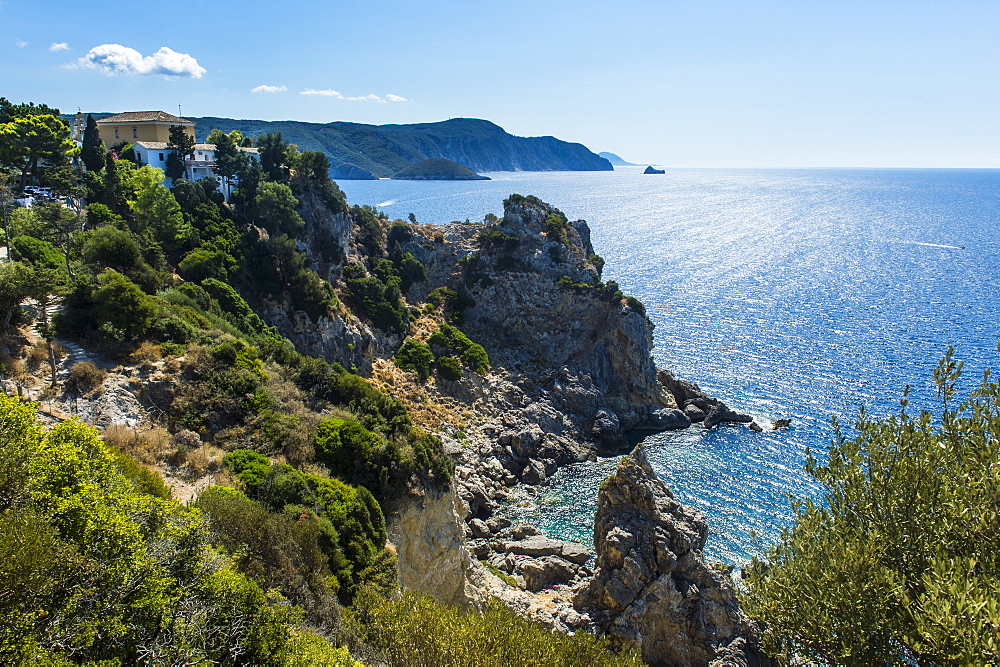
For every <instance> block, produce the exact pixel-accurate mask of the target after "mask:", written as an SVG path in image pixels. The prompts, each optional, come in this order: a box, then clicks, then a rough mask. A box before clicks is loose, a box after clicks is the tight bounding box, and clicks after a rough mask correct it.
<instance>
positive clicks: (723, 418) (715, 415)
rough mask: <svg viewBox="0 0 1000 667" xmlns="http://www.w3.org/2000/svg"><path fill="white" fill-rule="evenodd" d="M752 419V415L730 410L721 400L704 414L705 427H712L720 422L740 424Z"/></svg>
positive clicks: (747, 422)
mask: <svg viewBox="0 0 1000 667" xmlns="http://www.w3.org/2000/svg"><path fill="white" fill-rule="evenodd" d="M752 421H753V417H751V416H750V415H745V414H742V413H739V412H736V411H735V410H730V409H729V406H727V405H726V404H725V403H723V402H722V401H719V402H718V403H717V404H716V405H715V407H713V408H712V409H711V410H709V411H708V414H707V415H705V428H714V427H716V426H718V425H719V424H721V423H722V422H736V423H741V424H749V423H750V422H752Z"/></svg>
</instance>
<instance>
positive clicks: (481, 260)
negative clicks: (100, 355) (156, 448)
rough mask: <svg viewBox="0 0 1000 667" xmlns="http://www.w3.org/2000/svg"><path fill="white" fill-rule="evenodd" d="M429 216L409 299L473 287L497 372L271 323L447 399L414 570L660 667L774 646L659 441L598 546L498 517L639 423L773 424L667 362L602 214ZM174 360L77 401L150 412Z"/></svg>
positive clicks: (316, 256)
mask: <svg viewBox="0 0 1000 667" xmlns="http://www.w3.org/2000/svg"><path fill="white" fill-rule="evenodd" d="M314 204H315V202H312V201H311V200H309V199H308V198H306V199H305V200H304V201H303V206H302V209H301V212H302V215H303V217H304V219H305V220H306V235H305V238H306V241H305V243H304V249H305V250H306V251H307V252H309V253H310V254H311V255H312V260H313V265H314V266H315V267H316V268H317V270H319V271H320V273H321V275H323V277H324V278H326V279H327V280H329V281H330V282H331V283H332V284H338V281H339V280H340V277H341V271H342V269H343V266H344V264H345V262H350V261H351V260H350V258H351V257H352V256H354V255H357V254H360V253H363V252H365V250H364V249H363V248H362V247H361V244H360V243H359V242H358V239H357V234H358V229H357V228H356V227H352V225H351V223H350V221H349V220H348V219H347V218H346V217H345V216H344V215H343V214H335V215H334V214H330V213H329V212H328V211H326V210H325V209H324V208H323V207H320V206H318V205H314ZM411 229H412V237H411V238H409V239H408V240H406V241H405V242H404V243H402V244H401V246H400V250H402V251H405V252H410V253H412V254H413V255H414V256H415V257H416V258H417V259H419V261H420V262H421V264H422V265H423V266H424V267H426V272H427V277H426V280H425V281H423V282H421V283H419V284H416V285H414V286H413V287H411V289H410V292H409V293H408V294H407V295H406V297H407V302H408V303H410V304H417V303H421V302H424V303H426V302H427V300H428V298H429V292H430V291H432V290H434V289H440V288H447V289H449V290H452V291H454V293H461V294H463V295H465V296H466V298H467V300H468V302H469V303H471V304H473V305H471V306H470V307H468V308H467V309H466V310H465V311H464V313H462V314H461V316H462V324H461V327H462V330H463V331H464V332H465V333H466V334H467V335H468V336H469V337H470V338H471V339H472V340H474V341H476V342H477V343H480V344H481V345H482V346H483V347H484V348H485V349H486V350H487V351H488V353H489V357H490V360H491V362H492V370H491V371H490V372H489V373H487V374H486V375H482V376H480V375H477V374H475V373H472V372H471V371H468V370H466V371H465V372H464V373H463V375H462V377H461V378H460V379H459V380H457V381H449V380H444V379H442V378H436V379H434V380H433V381H432V382H431V383H430V384H428V385H424V384H423V383H420V382H419V381H418V379H417V378H416V376H415V374H413V373H404V372H403V371H401V370H399V369H398V368H396V367H395V366H394V365H393V363H392V362H391V361H390V360H389V358H390V357H391V355H392V353H393V352H394V350H395V349H397V348H398V347H399V345H400V344H401V343H402V340H403V337H402V336H400V335H398V334H395V335H394V334H386V333H384V332H381V331H379V330H377V329H374V328H373V327H372V326H370V325H369V324H367V323H365V322H363V321H362V320H360V319H359V318H358V317H357V316H355V315H354V314H352V313H351V312H350V311H348V310H346V309H344V308H339V309H338V310H337V311H336V312H333V313H331V314H330V316H328V317H323V318H320V319H319V321H312V320H311V319H310V318H309V317H308V316H306V315H305V314H304V313H299V312H296V311H294V310H291V309H290V308H289V307H288V306H283V305H281V304H276V303H271V304H260V305H261V306H262V307H261V315H262V316H263V318H264V320H265V321H266V322H268V323H269V324H270V325H272V326H275V327H277V328H278V330H279V331H281V333H282V334H284V335H286V336H288V337H289V338H290V339H291V340H292V341H293V342H294V343H295V344H296V346H297V347H298V348H299V349H300V350H302V351H303V352H305V353H309V354H314V355H317V356H321V357H323V358H326V359H328V360H330V361H338V362H340V363H341V364H343V365H344V366H345V367H348V368H352V367H353V368H357V369H358V370H359V372H362V373H365V374H366V375H370V377H371V379H372V381H373V382H374V383H375V384H376V385H378V386H379V387H380V388H382V389H383V390H384V391H386V392H387V393H390V394H392V395H398V396H404V395H409V396H412V397H415V398H412V399H410V401H411V402H410V405H411V407H412V409H413V410H414V413H413V414H414V418H415V419H418V415H419V413H420V411H421V409H423V408H422V406H424V405H434V406H438V411H437V412H431V413H428V414H429V415H430V416H427V417H425V420H426V423H424V424H421V425H422V426H424V428H427V429H428V430H431V431H434V432H437V433H438V434H440V435H441V436H442V440H443V442H444V446H445V450H446V452H447V453H448V454H450V455H451V456H452V458H453V459H454V461H455V474H454V476H453V479H452V482H451V484H450V485H449V487H448V488H446V489H414V490H413V494H412V495H411V497H410V498H409V499H407V500H406V501H405V502H402V503H398V504H397V505H396V506H394V507H392V508H389V511H388V512H387V517H386V519H387V522H388V530H389V540H390V543H391V544H392V546H393V547H394V548H395V550H396V553H397V557H398V571H399V577H400V582H401V584H402V585H403V586H404V587H407V588H412V589H415V590H419V591H422V592H425V593H428V594H430V595H432V596H433V597H435V598H437V599H438V600H440V601H442V602H446V603H449V604H455V605H462V606H468V605H472V606H479V605H481V604H482V603H483V602H484V601H485V600H486V599H488V598H490V597H495V598H499V599H500V600H501V601H503V602H504V603H505V604H507V605H508V606H509V607H510V608H511V609H513V610H514V611H516V612H518V613H520V614H521V615H523V616H525V617H527V618H530V619H532V620H535V621H537V622H540V623H543V624H545V625H547V626H548V627H550V628H552V629H554V630H558V631H561V632H573V631H577V630H584V631H588V632H592V633H595V634H600V635H608V636H610V637H612V638H613V639H614V640H615V641H616V642H618V643H620V644H622V645H631V646H634V647H636V648H638V649H640V650H641V651H642V653H643V656H644V659H645V660H646V661H647V662H650V664H707V663H708V662H711V661H713V660H723V659H727V660H728V659H730V658H731V661H730V662H727V663H725V664H758V663H759V662H760V661H762V660H763V657H762V656H760V655H758V653H757V649H756V648H755V646H756V645H755V643H754V639H753V627H752V624H750V623H749V621H748V620H747V619H746V618H745V616H743V615H742V612H740V611H739V604H738V601H737V600H736V597H735V594H734V592H733V587H732V583H731V582H730V581H729V578H728V573H726V572H725V569H724V568H722V566H720V565H718V564H712V563H709V562H708V561H707V560H706V559H705V557H704V554H703V553H702V548H703V546H704V541H705V536H706V532H707V527H706V525H705V522H704V517H702V516H701V515H700V513H698V512H697V511H695V510H691V509H689V508H684V507H683V506H681V505H679V504H678V503H676V502H675V501H673V499H672V497H671V495H670V492H669V491H668V490H667V489H666V488H665V487H664V486H663V484H662V482H661V481H660V480H658V479H657V478H656V476H655V475H654V474H653V472H652V470H651V469H650V468H649V465H648V462H646V460H645V456H644V454H643V450H642V448H641V446H640V447H639V448H638V449H637V450H636V451H634V452H632V453H631V454H630V455H628V456H626V457H624V458H623V459H622V460H621V462H620V464H619V469H618V472H617V473H616V474H615V475H614V476H613V477H612V478H611V480H609V482H607V483H606V484H605V485H603V486H602V490H601V493H600V497H599V506H598V513H597V525H596V526H595V537H594V545H595V548H594V550H593V551H591V550H589V549H587V548H586V547H584V546H582V545H579V544H574V543H571V542H565V541H561V540H554V539H551V538H550V537H547V536H545V535H543V534H541V533H540V531H539V530H538V529H537V528H536V527H534V526H530V525H526V524H513V523H512V522H511V521H510V520H509V519H507V518H505V517H503V516H501V515H500V514H498V513H497V510H498V508H499V507H500V506H501V505H502V504H503V503H504V502H507V501H508V500H509V499H510V497H511V494H512V492H514V490H516V489H517V488H524V487H527V488H539V487H541V486H543V485H545V484H546V482H547V480H548V479H549V478H550V477H551V476H552V475H553V474H554V473H555V472H556V470H558V468H559V467H561V466H564V465H567V464H570V463H573V462H579V461H585V460H593V459H595V458H596V457H598V456H613V455H620V454H623V453H626V452H628V451H629V449H630V448H631V445H630V444H629V438H628V436H629V434H631V433H635V432H641V431H650V432H655V431H664V430H672V429H683V428H689V427H692V425H693V424H700V425H699V426H696V428H714V427H716V426H717V425H719V424H721V423H725V422H734V423H742V424H748V425H749V427H750V428H751V429H753V430H759V429H761V427H760V426H759V425H757V424H756V423H755V422H754V421H753V419H752V417H750V416H749V415H744V414H741V413H739V412H736V411H734V410H731V409H730V408H729V407H728V406H726V405H725V403H723V402H722V401H720V400H718V399H716V398H713V397H711V396H708V395H707V394H705V393H704V392H703V391H702V390H701V389H700V388H699V387H698V385H696V384H694V383H692V382H688V381H685V380H682V379H679V378H676V377H675V376H674V375H673V374H672V373H670V372H669V371H667V370H665V369H659V368H657V367H656V365H655V364H654V362H653V358H652V345H653V334H652V329H653V325H652V323H651V322H650V321H649V319H648V318H647V317H646V315H645V310H644V308H643V306H642V304H641V303H639V302H638V301H636V300H635V299H632V298H630V297H625V296H624V295H622V294H621V292H620V291H618V288H617V285H615V284H614V283H611V282H608V283H604V282H602V281H601V277H600V274H601V265H602V264H603V260H601V259H600V258H599V257H597V256H596V255H595V254H594V249H593V247H592V246H591V243H590V232H589V229H588V227H587V225H586V223H585V222H583V221H576V222H569V221H568V220H566V218H565V216H563V215H562V214H561V212H559V211H558V209H555V208H554V207H552V206H550V205H548V204H545V203H543V202H541V201H539V200H537V199H536V198H534V197H520V196H517V195H512V196H511V198H510V199H508V200H507V201H506V202H505V208H504V216H503V218H500V219H494V220H493V221H488V222H487V223H486V224H482V225H462V224H452V225H449V226H446V227H443V228H442V227H431V226H425V225H412V226H411ZM484 234H485V235H484ZM490 235H492V236H490ZM324 239H326V242H329V241H330V239H332V240H333V241H334V242H335V243H337V244H338V245H340V246H341V247H343V248H345V250H347V252H346V253H345V254H344V256H343V257H341V259H340V260H338V261H337V262H336V263H327V264H324V263H323V260H322V254H321V253H312V250H311V247H312V246H313V245H317V246H318V245H320V244H322V243H323V242H324ZM484 239H493V241H495V240H496V239H500V241H502V243H500V244H499V245H498V244H497V243H496V242H487V241H486V240H484ZM436 317H437V318H438V319H437V320H435V319H433V318H431V317H430V316H428V318H425V319H418V320H417V322H416V323H415V326H414V329H415V330H416V333H415V334H412V335H418V336H419V335H426V333H427V331H428V330H431V329H433V328H434V327H436V326H438V323H439V322H440V317H441V315H440V314H438V315H436ZM166 365H167V364H166V362H162V361H157V362H154V363H147V364H145V365H144V366H143V367H141V368H134V369H131V370H129V369H120V372H117V373H116V372H112V373H111V374H110V375H109V376H108V377H107V378H106V379H105V381H104V388H103V389H102V391H100V392H96V393H95V394H92V397H93V400H91V398H87V399H85V400H74V402H73V405H72V409H73V412H74V413H76V414H79V415H80V416H81V417H83V418H85V419H87V420H88V421H92V422H94V423H96V424H98V425H101V426H106V425H108V424H117V423H124V424H128V425H130V426H133V425H135V424H136V423H137V422H138V421H140V420H142V419H143V418H142V417H141V416H140V415H141V414H142V413H143V412H144V411H149V412H156V411H157V410H158V405H159V404H165V403H164V401H166V400H168V398H169V394H170V391H171V386H172V383H174V382H176V378H175V377H174V375H175V373H174V372H172V371H171V370H170V369H168V368H166ZM175 365H176V362H175ZM173 370H176V369H173ZM62 372H66V370H65V369H62ZM66 400H69V399H66ZM109 404H111V405H109ZM62 407H63V408H64V409H65V410H66V411H67V412H68V411H69V409H70V406H69V404H68V403H67V404H66V405H65V406H62ZM418 423H419V419H418ZM726 656H730V658H726Z"/></svg>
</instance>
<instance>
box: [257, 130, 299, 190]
mask: <svg viewBox="0 0 1000 667" xmlns="http://www.w3.org/2000/svg"><path fill="white" fill-rule="evenodd" d="M257 148H258V150H259V151H260V166H261V167H262V168H263V169H264V173H265V174H267V177H268V179H269V180H272V181H280V182H285V181H287V180H288V177H289V173H290V170H291V168H292V166H293V165H294V164H295V162H296V160H297V159H298V152H299V149H298V147H297V146H295V145H294V144H290V143H288V142H287V141H285V138H284V137H283V136H282V134H281V132H265V133H264V134H261V135H260V136H258V137H257Z"/></svg>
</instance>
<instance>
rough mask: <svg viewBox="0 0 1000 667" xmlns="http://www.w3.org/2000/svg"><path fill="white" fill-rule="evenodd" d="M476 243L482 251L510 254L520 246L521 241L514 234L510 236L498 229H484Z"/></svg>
mask: <svg viewBox="0 0 1000 667" xmlns="http://www.w3.org/2000/svg"><path fill="white" fill-rule="evenodd" d="M476 242H477V243H479V247H480V248H483V249H491V250H503V251H505V252H512V251H514V250H516V249H517V247H518V245H520V244H521V239H520V237H519V236H517V235H516V234H510V233H508V232H504V231H501V230H499V229H484V230H483V231H481V232H479V235H478V236H477V237H476Z"/></svg>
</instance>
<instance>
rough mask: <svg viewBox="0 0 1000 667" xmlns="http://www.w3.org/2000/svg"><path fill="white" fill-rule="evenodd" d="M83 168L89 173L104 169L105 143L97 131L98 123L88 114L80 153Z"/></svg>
mask: <svg viewBox="0 0 1000 667" xmlns="http://www.w3.org/2000/svg"><path fill="white" fill-rule="evenodd" d="M80 158H81V159H82V160H83V166H85V167H86V168H87V171H100V170H101V169H104V164H105V162H104V142H102V141H101V137H100V134H98V131H97V122H96V121H95V120H94V117H93V116H91V115H90V114H89V113H88V114H87V126H86V127H85V128H84V130H83V148H82V150H81V152H80Z"/></svg>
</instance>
